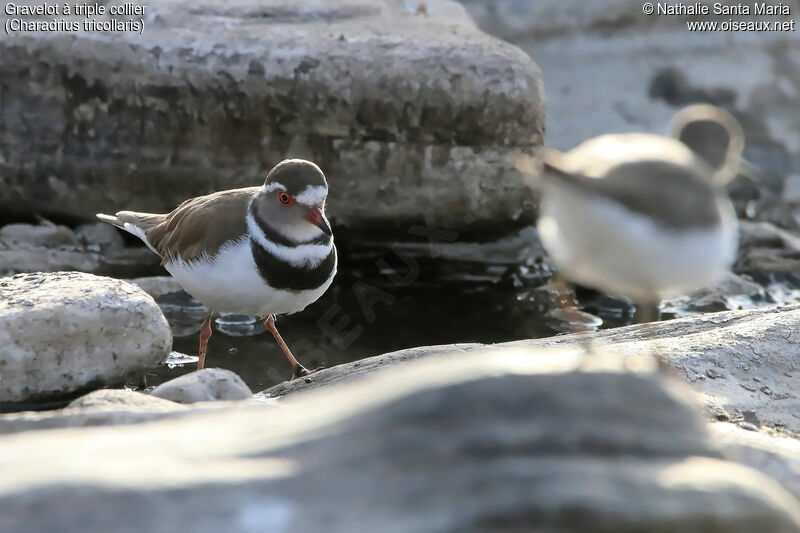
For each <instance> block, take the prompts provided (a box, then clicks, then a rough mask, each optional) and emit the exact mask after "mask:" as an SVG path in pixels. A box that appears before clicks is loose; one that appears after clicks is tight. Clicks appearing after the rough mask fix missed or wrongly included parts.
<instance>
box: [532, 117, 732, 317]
mask: <svg viewBox="0 0 800 533" xmlns="http://www.w3.org/2000/svg"><path fill="white" fill-rule="evenodd" d="M671 135H672V137H662V136H659V135H651V134H643V133H633V134H620V135H604V136H601V137H596V138H594V139H591V140H589V141H586V142H584V143H583V144H581V145H580V146H578V147H577V148H575V149H573V150H571V151H569V152H567V153H560V152H557V151H555V150H547V151H546V152H545V154H544V156H543V163H544V168H543V172H542V176H541V177H542V180H541V181H542V184H541V185H542V187H541V193H542V199H541V208H540V218H539V224H538V226H539V232H540V235H541V239H542V242H543V244H544V246H545V248H546V250H547V252H548V253H549V254H550V255H551V257H552V259H553V261H554V263H555V264H556V266H557V267H558V268H559V269H560V270H561V271H562V272H563V273H564V275H565V276H566V277H567V278H569V279H571V280H573V281H575V282H577V283H580V284H583V285H587V286H590V287H594V288H597V289H599V290H602V291H604V292H607V293H611V294H616V295H619V296H626V297H628V298H630V299H632V300H633V301H634V302H636V303H637V315H638V316H637V318H638V320H639V321H646V320H647V319H648V318H651V317H649V316H646V315H649V314H651V313H653V312H654V311H656V312H657V309H658V307H657V306H658V302H659V301H660V300H661V299H662V298H663V297H665V296H667V295H674V294H680V293H686V292H689V291H692V290H695V289H698V288H700V287H704V286H707V285H709V284H711V283H713V282H714V281H715V280H716V278H717V277H718V276H719V275H720V274H722V273H723V272H724V271H725V270H726V269H728V268H729V267H730V265H731V263H732V262H733V261H734V259H735V256H736V249H737V231H736V228H737V224H736V215H735V212H734V210H733V206H732V205H731V202H730V200H729V199H728V197H727V195H726V194H725V191H724V185H725V184H726V183H727V182H728V181H729V180H730V179H731V178H732V177H733V176H735V174H736V170H737V167H738V162H739V160H740V157H741V154H742V150H743V148H744V136H743V134H742V129H741V127H740V126H739V123H738V122H737V121H736V119H735V118H734V117H733V116H731V115H730V114H729V113H727V112H725V111H723V110H721V109H718V108H716V107H713V106H709V105H696V106H690V107H688V108H686V109H684V110H682V111H681V112H680V113H678V114H677V115H676V117H675V119H674V120H673V127H672V131H671Z"/></svg>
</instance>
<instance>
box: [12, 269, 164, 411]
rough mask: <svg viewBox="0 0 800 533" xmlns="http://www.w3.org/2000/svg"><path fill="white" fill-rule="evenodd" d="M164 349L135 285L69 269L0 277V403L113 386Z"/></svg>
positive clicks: (152, 313) (157, 324) (160, 329)
mask: <svg viewBox="0 0 800 533" xmlns="http://www.w3.org/2000/svg"><path fill="white" fill-rule="evenodd" d="M171 346H172V336H171V334H170V330H169V325H168V324H167V321H166V319H165V318H164V315H162V314H161V311H160V309H159V308H158V306H157V305H156V303H155V302H154V301H153V299H152V298H151V297H150V296H149V295H147V294H146V293H145V292H143V291H142V290H140V289H139V288H138V287H136V286H135V285H131V284H129V283H125V282H122V281H118V280H113V279H110V278H102V277H98V276H93V275H91V274H81V273H77V272H58V273H54V274H46V273H35V274H20V275H16V276H13V277H11V278H2V279H0V402H14V401H22V400H39V399H44V398H48V397H56V396H62V395H65V394H68V393H73V392H75V391H79V390H82V389H87V388H90V387H96V386H102V385H106V384H113V383H116V382H119V381H122V380H124V379H125V378H126V377H127V376H128V375H130V374H132V373H134V372H138V371H142V370H146V369H149V368H152V367H154V366H156V365H158V364H159V363H161V362H162V361H164V359H166V357H167V355H168V354H169V351H170V348H171Z"/></svg>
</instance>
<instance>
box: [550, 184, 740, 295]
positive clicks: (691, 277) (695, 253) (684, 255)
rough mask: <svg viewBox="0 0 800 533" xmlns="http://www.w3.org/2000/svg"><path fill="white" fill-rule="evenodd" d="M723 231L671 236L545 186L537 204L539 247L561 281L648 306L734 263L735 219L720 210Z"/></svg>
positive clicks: (634, 216)
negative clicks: (562, 277) (566, 279)
mask: <svg viewBox="0 0 800 533" xmlns="http://www.w3.org/2000/svg"><path fill="white" fill-rule="evenodd" d="M718 207H719V209H721V214H722V220H723V223H722V224H720V225H718V226H714V227H709V228H704V229H695V230H691V231H689V232H686V231H683V230H681V231H671V230H668V229H665V228H664V227H663V226H662V225H659V224H658V223H656V222H654V221H652V220H650V219H648V218H647V217H645V216H642V215H640V214H638V213H633V212H631V211H628V210H627V209H624V208H623V207H622V206H620V205H619V204H617V203H616V202H613V201H610V200H606V199H603V198H591V199H588V198H586V197H584V196H583V195H581V193H579V192H576V191H574V190H571V189H567V188H564V187H562V186H558V185H550V186H549V187H548V189H547V190H546V191H545V197H544V198H543V200H542V206H541V216H540V218H539V232H540V235H541V238H542V243H543V244H544V246H545V248H546V249H547V251H548V253H549V254H550V255H551V256H552V258H553V261H554V262H555V263H556V266H558V267H559V268H560V269H561V270H563V271H564V273H565V274H566V275H567V276H568V277H570V278H571V279H573V280H574V281H576V282H578V283H582V284H584V285H588V286H591V287H594V288H597V289H600V290H602V291H604V292H608V293H611V294H616V295H619V296H627V297H629V298H632V299H634V300H637V301H649V300H654V299H660V298H663V297H665V296H670V295H675V294H681V293H687V292H691V291H693V290H696V289H699V288H701V287H705V286H708V285H710V284H712V283H714V281H716V279H717V278H718V277H719V276H720V275H721V274H722V273H723V272H725V271H726V270H727V269H728V268H729V267H730V265H731V263H732V262H733V261H734V259H735V257H736V249H737V240H736V239H737V232H736V216H735V214H734V212H733V208H732V206H731V205H730V203H729V202H720V203H719V206H718Z"/></svg>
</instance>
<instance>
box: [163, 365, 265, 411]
mask: <svg viewBox="0 0 800 533" xmlns="http://www.w3.org/2000/svg"><path fill="white" fill-rule="evenodd" d="M150 394H151V395H152V396H154V397H156V398H164V399H165V400H170V401H173V402H177V403H195V402H213V401H218V400H247V399H249V398H251V397H252V396H253V392H252V391H251V390H250V387H248V386H247V384H245V382H244V381H242V378H240V377H239V376H237V375H236V374H235V373H233V372H231V371H230V370H225V369H224V368H204V369H203V370H198V371H197V372H192V373H191V374H184V375H183V376H180V377H177V378H175V379H171V380H169V381H167V382H166V383H162V384H161V385H159V386H158V387H156V388H155V389H153V391H152V392H151V393H150Z"/></svg>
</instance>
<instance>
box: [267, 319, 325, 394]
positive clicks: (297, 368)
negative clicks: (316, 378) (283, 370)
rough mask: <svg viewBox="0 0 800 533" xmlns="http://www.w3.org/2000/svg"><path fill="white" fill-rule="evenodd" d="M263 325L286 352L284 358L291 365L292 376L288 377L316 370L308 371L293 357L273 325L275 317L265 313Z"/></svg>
mask: <svg viewBox="0 0 800 533" xmlns="http://www.w3.org/2000/svg"><path fill="white" fill-rule="evenodd" d="M264 326H265V327H266V328H267V329H268V330H269V332H270V333H272V336H273V337H275V340H276V341H277V342H278V346H280V347H281V350H283V353H284V354H286V358H287V359H288V360H289V364H290V365H291V367H292V377H291V378H290V379H297V378H299V377H303V376H307V375H308V374H313V373H314V372H316V370H313V371H310V370H308V369H306V367H304V366H303V365H301V364H300V363H299V362H298V361H297V359H295V358H294V355H292V352H291V351H290V350H289V347H288V346H286V343H285V342H283V337H281V334H280V333H278V329H277V328H276V327H275V317H274V316H272V315H267V316H266V318H264Z"/></svg>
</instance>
